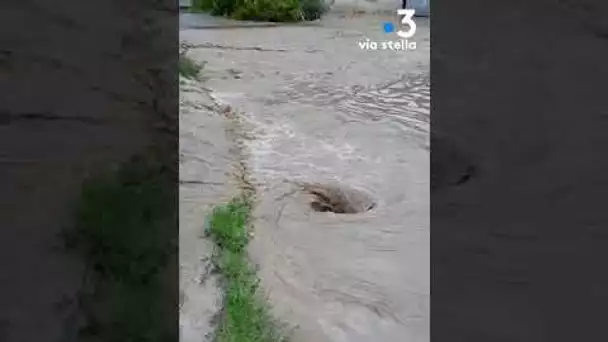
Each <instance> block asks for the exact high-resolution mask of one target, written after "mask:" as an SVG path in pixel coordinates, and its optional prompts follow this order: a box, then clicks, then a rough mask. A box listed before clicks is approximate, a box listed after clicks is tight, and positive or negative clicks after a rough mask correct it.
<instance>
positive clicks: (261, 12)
mask: <svg viewBox="0 0 608 342" xmlns="http://www.w3.org/2000/svg"><path fill="white" fill-rule="evenodd" d="M231 16H232V17H233V18H234V19H237V20H255V21H269V22H291V21H299V20H301V18H302V15H301V10H300V2H299V0H240V1H239V4H238V6H237V7H236V9H235V11H234V13H232V15H231Z"/></svg>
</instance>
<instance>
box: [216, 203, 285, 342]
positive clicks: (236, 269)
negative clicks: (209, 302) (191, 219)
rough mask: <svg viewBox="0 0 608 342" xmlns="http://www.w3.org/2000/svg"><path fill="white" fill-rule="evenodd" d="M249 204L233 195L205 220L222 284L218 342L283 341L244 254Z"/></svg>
mask: <svg viewBox="0 0 608 342" xmlns="http://www.w3.org/2000/svg"><path fill="white" fill-rule="evenodd" d="M250 212H251V205H250V203H249V201H248V200H247V199H235V200H233V201H231V202H230V203H228V204H226V205H222V206H218V207H216V208H215V209H214V211H213V212H212V214H211V216H210V219H209V220H208V226H207V233H208V234H209V236H210V237H211V238H212V240H213V241H214V242H215V245H216V251H215V254H214V262H215V266H216V269H217V271H218V272H219V273H220V274H221V276H222V279H223V285H224V291H225V293H224V307H223V311H222V316H221V320H220V322H219V325H218V327H217V330H216V341H217V342H279V341H280V342H284V341H287V338H285V337H284V336H282V334H281V330H282V329H281V327H280V326H279V325H278V324H277V322H276V321H275V320H274V319H273V317H272V316H271V314H270V311H269V306H268V304H267V302H266V300H265V298H264V297H263V296H262V295H261V293H260V291H259V290H260V286H259V283H260V282H259V279H258V277H257V276H256V272H255V269H254V268H253V267H252V266H251V264H250V263H249V261H248V258H247V252H246V247H247V242H248V240H249V234H248V230H247V225H248V222H249V217H250Z"/></svg>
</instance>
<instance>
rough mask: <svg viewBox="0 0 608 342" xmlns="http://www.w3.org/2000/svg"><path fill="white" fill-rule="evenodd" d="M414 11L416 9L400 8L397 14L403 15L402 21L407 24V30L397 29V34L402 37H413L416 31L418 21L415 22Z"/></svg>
mask: <svg viewBox="0 0 608 342" xmlns="http://www.w3.org/2000/svg"><path fill="white" fill-rule="evenodd" d="M414 13H416V10H413V9H398V10H397V14H399V15H402V16H403V19H401V23H402V24H405V25H407V27H408V30H407V31H401V30H399V31H397V35H399V37H401V38H411V37H412V36H413V35H414V33H416V23H415V22H414V19H413V18H414Z"/></svg>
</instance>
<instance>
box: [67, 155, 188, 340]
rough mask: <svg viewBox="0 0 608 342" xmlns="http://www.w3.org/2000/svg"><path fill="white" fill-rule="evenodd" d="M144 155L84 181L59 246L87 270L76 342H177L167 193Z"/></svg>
mask: <svg viewBox="0 0 608 342" xmlns="http://www.w3.org/2000/svg"><path fill="white" fill-rule="evenodd" d="M173 187H174V185H173V182H172V181H171V177H168V173H167V171H166V170H165V169H164V168H163V167H162V163H160V162H158V161H157V160H156V159H155V158H154V157H151V156H147V155H146V156H136V157H134V158H133V159H131V160H130V161H129V162H127V163H125V164H124V165H122V166H121V167H120V168H119V169H118V170H115V171H109V172H105V173H103V174H101V175H99V176H98V177H95V178H93V179H91V180H89V181H87V182H86V183H85V184H84V186H83V189H82V195H81V198H80V202H79V205H78V207H77V211H76V213H77V221H76V225H75V227H74V228H73V229H70V230H68V231H67V232H66V234H65V236H64V237H65V241H66V244H67V247H69V248H70V249H71V250H73V251H75V252H78V253H79V254H80V255H81V256H82V257H83V259H84V260H85V263H86V265H87V266H88V269H89V272H88V276H87V278H88V282H89V283H90V284H91V286H90V287H89V288H87V289H86V292H83V293H82V294H81V310H82V311H83V313H84V316H85V318H86V322H87V324H86V326H85V327H84V328H83V329H82V331H81V336H80V340H81V341H104V342H161V341H162V342H169V341H171V342H177V336H175V335H176V334H175V333H174V331H175V327H174V326H173V325H174V319H173V318H172V316H174V315H175V311H176V309H175V308H173V305H174V304H175V300H174V298H170V296H169V295H168V294H170V293H172V292H173V290H172V289H170V288H169V286H170V283H171V281H172V278H173V274H172V273H171V272H172V270H171V269H170V264H171V263H173V261H174V260H175V259H173V258H175V257H176V253H175V252H176V250H177V248H176V247H177V245H176V240H175V237H176V236H177V233H176V231H175V229H176V228H177V227H176V224H175V223H176V222H177V220H176V219H175V195H174V190H173Z"/></svg>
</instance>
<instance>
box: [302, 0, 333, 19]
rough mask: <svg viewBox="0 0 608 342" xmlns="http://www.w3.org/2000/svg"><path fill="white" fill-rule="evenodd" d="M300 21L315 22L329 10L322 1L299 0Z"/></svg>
mask: <svg viewBox="0 0 608 342" xmlns="http://www.w3.org/2000/svg"><path fill="white" fill-rule="evenodd" d="M300 8H301V10H302V19H303V20H306V21H311V20H317V19H319V18H321V16H322V15H323V14H325V12H327V11H328V10H329V8H328V7H327V5H326V4H325V1H324V0H300Z"/></svg>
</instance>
